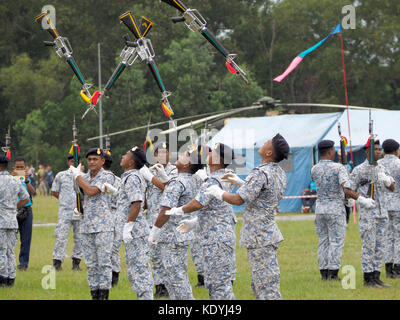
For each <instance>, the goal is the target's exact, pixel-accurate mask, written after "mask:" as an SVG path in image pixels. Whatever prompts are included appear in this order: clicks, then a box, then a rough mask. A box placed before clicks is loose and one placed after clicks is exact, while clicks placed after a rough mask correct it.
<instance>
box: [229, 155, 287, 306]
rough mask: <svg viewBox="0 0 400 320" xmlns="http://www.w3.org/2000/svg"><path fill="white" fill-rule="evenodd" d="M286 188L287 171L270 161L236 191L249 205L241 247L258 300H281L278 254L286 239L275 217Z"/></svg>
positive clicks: (241, 233)
mask: <svg viewBox="0 0 400 320" xmlns="http://www.w3.org/2000/svg"><path fill="white" fill-rule="evenodd" d="M285 189H286V174H285V172H284V171H283V169H282V168H281V167H280V166H279V164H277V163H272V162H268V163H265V164H261V165H260V166H258V167H257V168H255V169H253V170H252V171H251V172H250V174H249V175H248V176H247V178H246V181H245V184H244V185H243V186H241V187H240V188H239V189H238V191H237V194H238V195H239V196H240V197H241V198H242V199H243V200H244V202H245V203H246V207H245V209H244V213H243V227H242V229H241V231H240V240H239V244H240V245H241V246H242V247H245V248H247V257H248V259H249V263H250V269H251V275H252V282H251V286H252V289H253V294H254V297H255V299H257V300H272V299H282V296H281V293H280V270H279V265H278V258H277V252H278V248H279V244H280V243H281V242H282V241H283V236H282V234H281V232H280V230H279V228H278V225H277V224H276V222H275V215H276V212H277V209H278V207H279V202H280V200H281V199H282V196H283V194H284V193H285Z"/></svg>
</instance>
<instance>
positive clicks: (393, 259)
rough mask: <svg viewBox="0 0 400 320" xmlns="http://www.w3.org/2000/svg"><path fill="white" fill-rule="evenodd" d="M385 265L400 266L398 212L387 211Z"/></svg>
mask: <svg viewBox="0 0 400 320" xmlns="http://www.w3.org/2000/svg"><path fill="white" fill-rule="evenodd" d="M388 213H389V226H388V231H387V236H386V238H387V239H386V249H385V257H384V260H385V263H394V264H400V211H389V212H388Z"/></svg>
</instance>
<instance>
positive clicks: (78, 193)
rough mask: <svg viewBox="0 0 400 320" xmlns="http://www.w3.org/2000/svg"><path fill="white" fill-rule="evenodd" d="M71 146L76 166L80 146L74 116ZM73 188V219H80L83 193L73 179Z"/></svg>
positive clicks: (77, 164) (81, 216) (76, 165)
mask: <svg viewBox="0 0 400 320" xmlns="http://www.w3.org/2000/svg"><path fill="white" fill-rule="evenodd" d="M72 135H73V140H72V147H71V150H70V153H72V155H73V156H74V166H75V167H76V168H77V167H78V166H79V154H80V148H79V145H78V139H77V137H78V129H77V128H76V123H75V117H74V124H73V125H72ZM74 190H75V194H76V202H75V209H74V212H73V216H74V218H75V219H82V218H83V201H82V200H83V195H82V193H81V190H80V187H79V184H78V183H77V182H76V181H75V180H74Z"/></svg>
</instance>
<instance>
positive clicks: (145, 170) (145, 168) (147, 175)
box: [139, 166, 154, 182]
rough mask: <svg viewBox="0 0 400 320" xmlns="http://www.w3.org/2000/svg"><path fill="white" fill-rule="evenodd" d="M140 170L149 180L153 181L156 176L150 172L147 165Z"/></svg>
mask: <svg viewBox="0 0 400 320" xmlns="http://www.w3.org/2000/svg"><path fill="white" fill-rule="evenodd" d="M139 172H140V174H141V175H142V177H143V178H144V179H145V180H147V181H149V182H151V180H152V179H153V177H154V175H153V174H152V173H151V172H150V170H149V168H147V167H146V166H143V168H142V169H140V170H139Z"/></svg>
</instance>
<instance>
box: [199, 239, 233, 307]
mask: <svg viewBox="0 0 400 320" xmlns="http://www.w3.org/2000/svg"><path fill="white" fill-rule="evenodd" d="M234 249H235V242H234V241H233V242H216V243H213V244H208V245H204V247H203V257H204V285H205V287H206V288H207V290H208V294H209V297H210V300H234V299H235V295H234V293H233V288H232V282H231V281H232V264H235V265H236V263H235V261H234V259H235V255H234V252H235V250H234ZM232 262H233V263H232Z"/></svg>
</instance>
